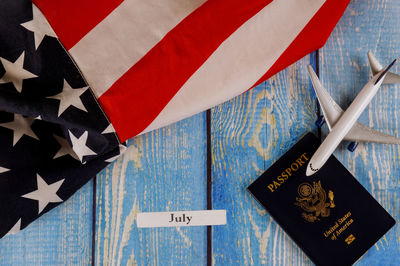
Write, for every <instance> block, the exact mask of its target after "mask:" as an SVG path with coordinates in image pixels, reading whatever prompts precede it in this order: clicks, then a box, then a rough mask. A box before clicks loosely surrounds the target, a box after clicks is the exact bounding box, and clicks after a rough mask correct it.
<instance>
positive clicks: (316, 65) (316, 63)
mask: <svg viewBox="0 0 400 266" xmlns="http://www.w3.org/2000/svg"><path fill="white" fill-rule="evenodd" d="M314 54H315V73H316V74H317V76H318V78H319V49H318V50H316V51H315V53H314ZM315 101H316V102H317V117H320V116H321V108H320V106H319V102H318V99H317V97H315ZM317 130H318V138H319V140H320V141H322V134H321V128H320V127H317Z"/></svg>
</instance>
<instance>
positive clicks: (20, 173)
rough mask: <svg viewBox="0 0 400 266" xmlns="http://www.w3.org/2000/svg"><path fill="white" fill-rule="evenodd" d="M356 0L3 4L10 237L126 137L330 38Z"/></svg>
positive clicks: (0, 94)
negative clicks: (343, 15) (351, 3)
mask: <svg viewBox="0 0 400 266" xmlns="http://www.w3.org/2000/svg"><path fill="white" fill-rule="evenodd" d="M348 2H349V0H273V1H272V0H252V1H243V0H242V1H240V0H229V1H228V0H209V1H205V0H146V1H143V0H125V1H123V0H84V1H82V0H57V1H54V0H33V3H32V2H31V1H30V0H1V1H0V147H1V148H0V237H2V236H5V235H8V234H12V233H16V232H18V231H20V230H21V229H23V228H25V227H26V226H27V225H28V224H29V223H31V222H32V221H33V220H35V219H37V218H38V217H39V216H41V215H43V214H44V213H46V212H47V211H49V210H51V209H52V208H54V207H55V206H57V205H58V204H60V203H62V202H63V201H65V200H67V199H68V198H69V197H70V196H71V195H72V194H73V193H74V192H75V191H76V190H78V189H79V188H80V187H81V186H83V185H84V184H85V183H86V182H87V181H88V180H89V179H90V178H91V177H93V176H94V175H95V174H96V173H98V172H99V171H100V170H101V169H102V168H104V167H105V166H106V165H107V164H108V163H109V162H111V161H112V160H113V159H115V158H116V157H117V156H119V155H120V154H121V153H122V152H123V150H124V149H125V144H124V141H126V140H127V139H129V138H132V137H134V136H137V135H139V134H143V133H145V132H148V131H151V130H154V129H156V128H160V127H163V126H165V125H168V124H171V123H174V122H176V121H178V120H180V119H183V118H185V117H188V116H190V115H193V114H196V113H198V112H201V111H203V110H205V109H207V108H210V107H212V106H214V105H217V104H219V103H222V102H224V101H226V100H228V99H230V98H232V97H235V96H237V95H239V94H241V93H243V92H244V91H246V90H248V89H249V88H252V87H254V86H255V85H257V84H259V83H260V82H262V81H264V80H266V79H267V78H269V77H271V76H272V75H274V74H275V73H277V72H278V71H280V70H282V69H284V68H285V67H286V66H288V65H290V64H291V63H293V62H295V61H297V60H298V59H299V58H301V57H303V56H304V55H306V54H308V53H310V52H312V51H314V50H316V49H318V48H319V47H321V46H322V45H323V44H324V43H325V41H326V40H327V38H328V36H329V34H330V32H331V31H332V29H333V27H334V26H335V24H336V23H337V21H338V20H339V18H340V16H341V15H342V14H343V12H344V10H345V8H346V6H347V4H348Z"/></svg>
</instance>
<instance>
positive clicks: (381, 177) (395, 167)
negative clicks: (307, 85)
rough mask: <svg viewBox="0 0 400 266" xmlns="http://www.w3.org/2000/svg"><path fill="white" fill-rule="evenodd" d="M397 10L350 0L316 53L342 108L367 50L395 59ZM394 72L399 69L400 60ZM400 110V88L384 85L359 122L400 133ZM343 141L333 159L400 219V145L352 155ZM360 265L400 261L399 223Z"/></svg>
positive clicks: (399, 30)
mask: <svg viewBox="0 0 400 266" xmlns="http://www.w3.org/2000/svg"><path fill="white" fill-rule="evenodd" d="M399 14H400V2H399V1H383V0H379V1H363V0H354V1H352V2H351V3H350V5H349V7H348V9H347V11H346V13H345V14H344V16H343V18H342V19H341V21H340V22H339V24H338V25H337V27H336V28H335V30H334V31H333V33H332V35H331V37H330V39H329V41H328V43H327V44H326V45H325V47H324V48H323V49H322V50H321V51H320V76H321V79H322V82H323V84H324V85H325V86H326V88H327V89H328V91H329V92H330V93H331V95H332V97H333V98H334V99H335V100H336V101H337V102H338V103H339V105H342V107H344V108H347V106H348V105H349V104H350V103H351V101H352V100H353V99H354V97H355V96H356V95H357V93H358V92H359V91H360V90H361V88H362V86H363V85H364V84H365V83H366V82H367V81H368V79H369V78H370V75H371V74H370V70H369V65H368V59H367V56H366V55H367V51H368V50H371V51H372V52H373V53H374V54H375V55H376V57H377V58H378V59H379V60H380V61H381V63H382V64H383V65H385V64H388V63H389V62H390V61H392V60H393V59H394V58H398V57H399V55H400V27H399V25H400V15H399ZM394 71H395V72H397V73H399V72H400V67H399V65H398V64H397V65H396V66H395V67H394ZM399 110H400V86H399V85H390V86H387V85H386V86H382V88H381V89H380V90H379V91H378V93H377V95H376V96H375V98H374V99H373V100H372V102H371V104H370V105H369V107H368V108H367V109H366V110H365V111H364V113H363V115H362V117H361V118H360V120H359V121H360V122H362V123H364V124H365V125H367V126H370V127H373V128H374V129H377V130H380V131H382V132H385V133H388V134H392V135H395V136H398V137H400V132H399V129H400V115H399ZM323 132H325V133H326V128H324V130H323ZM346 145H347V143H343V144H342V145H341V146H340V148H339V149H337V150H336V152H335V155H336V156H337V158H338V159H339V160H340V161H341V162H343V164H344V165H345V166H346V167H347V168H348V169H349V170H350V171H351V172H352V173H353V174H354V175H355V177H356V178H357V179H358V180H359V181H360V182H361V184H362V185H363V186H364V187H366V188H367V189H368V191H369V192H370V193H371V194H372V195H373V196H374V197H375V198H376V199H377V200H378V201H379V202H380V203H381V204H382V206H383V207H384V208H385V209H386V210H387V211H388V212H389V213H390V214H391V215H392V216H394V218H395V219H396V221H397V223H399V222H400V167H399V162H400V161H399V153H400V146H398V145H382V144H367V143H362V144H360V145H359V147H358V148H357V150H356V151H355V152H354V153H350V152H348V151H347V149H346ZM360 204H362V202H360ZM371 230H373V228H371ZM358 265H400V229H399V225H396V226H395V227H394V228H393V229H392V230H391V231H390V232H389V233H388V234H386V236H385V237H384V238H382V239H381V240H380V241H379V242H378V243H377V244H376V245H375V246H374V247H373V248H372V249H370V250H369V252H368V253H366V255H365V256H364V258H363V259H362V260H361V261H360V262H359V263H358Z"/></svg>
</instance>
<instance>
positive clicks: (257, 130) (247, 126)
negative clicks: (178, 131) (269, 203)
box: [211, 56, 317, 265]
mask: <svg viewBox="0 0 400 266" xmlns="http://www.w3.org/2000/svg"><path fill="white" fill-rule="evenodd" d="M312 61H313V60H312V57H310V56H307V57H305V58H303V59H302V60H300V61H299V62H298V63H296V64H294V65H292V66H290V67H289V68H288V69H286V70H284V71H282V72H281V73H279V74H277V75H275V76H274V77H272V78H271V79H269V80H268V81H267V82H264V83H263V84H261V85H260V86H258V87H256V88H254V89H253V90H250V91H248V92H247V93H245V94H243V95H241V96H239V97H237V98H235V99H233V100H231V101H229V102H227V103H225V104H223V105H220V106H218V107H216V108H213V110H212V114H211V117H212V128H211V129H212V156H213V171H212V179H213V187H212V189H213V192H212V196H213V208H214V209H227V219H228V224H227V225H226V226H220V227H214V228H213V232H212V235H213V244H212V247H213V262H214V263H215V264H216V265H304V264H307V265H308V264H310V261H309V259H308V258H307V257H306V256H305V255H304V253H303V252H302V251H301V250H300V249H299V248H298V247H297V246H296V245H295V244H294V243H293V241H292V240H290V238H289V237H288V236H287V234H286V233H284V232H283V230H282V229H281V228H280V227H279V226H278V225H277V223H276V222H275V221H274V220H273V219H272V218H271V217H270V215H269V214H267V213H266V211H265V210H264V209H263V208H262V207H261V206H260V205H259V204H258V203H257V202H256V201H255V200H254V199H253V198H252V197H251V196H250V194H249V193H248V192H247V191H246V187H247V186H248V185H250V184H251V183H252V182H253V181H254V180H255V179H256V178H257V177H258V176H259V175H260V174H262V173H263V172H264V170H266V169H267V168H268V167H269V166H270V165H271V164H272V163H273V162H275V161H276V160H277V159H278V158H279V157H280V156H281V155H283V153H284V152H285V151H287V150H288V149H289V148H290V147H291V146H292V145H293V144H294V143H295V142H296V141H297V140H299V138H300V137H301V136H302V135H303V134H305V133H306V132H308V131H310V130H315V126H314V121H315V120H316V118H317V116H316V113H317V109H316V105H315V96H314V94H313V92H312V90H311V87H310V82H309V78H308V74H307V72H306V65H308V64H310V62H312Z"/></svg>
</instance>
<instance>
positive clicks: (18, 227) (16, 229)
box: [4, 218, 21, 236]
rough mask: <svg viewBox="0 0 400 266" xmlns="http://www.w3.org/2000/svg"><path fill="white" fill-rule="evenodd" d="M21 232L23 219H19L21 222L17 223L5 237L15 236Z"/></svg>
mask: <svg viewBox="0 0 400 266" xmlns="http://www.w3.org/2000/svg"><path fill="white" fill-rule="evenodd" d="M19 231H21V218H19V220H18V221H17V222H16V223H15V225H14V226H13V227H12V228H11V229H10V231H8V233H7V234H5V235H4V236H9V235H13V234H16V233H18V232H19Z"/></svg>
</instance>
